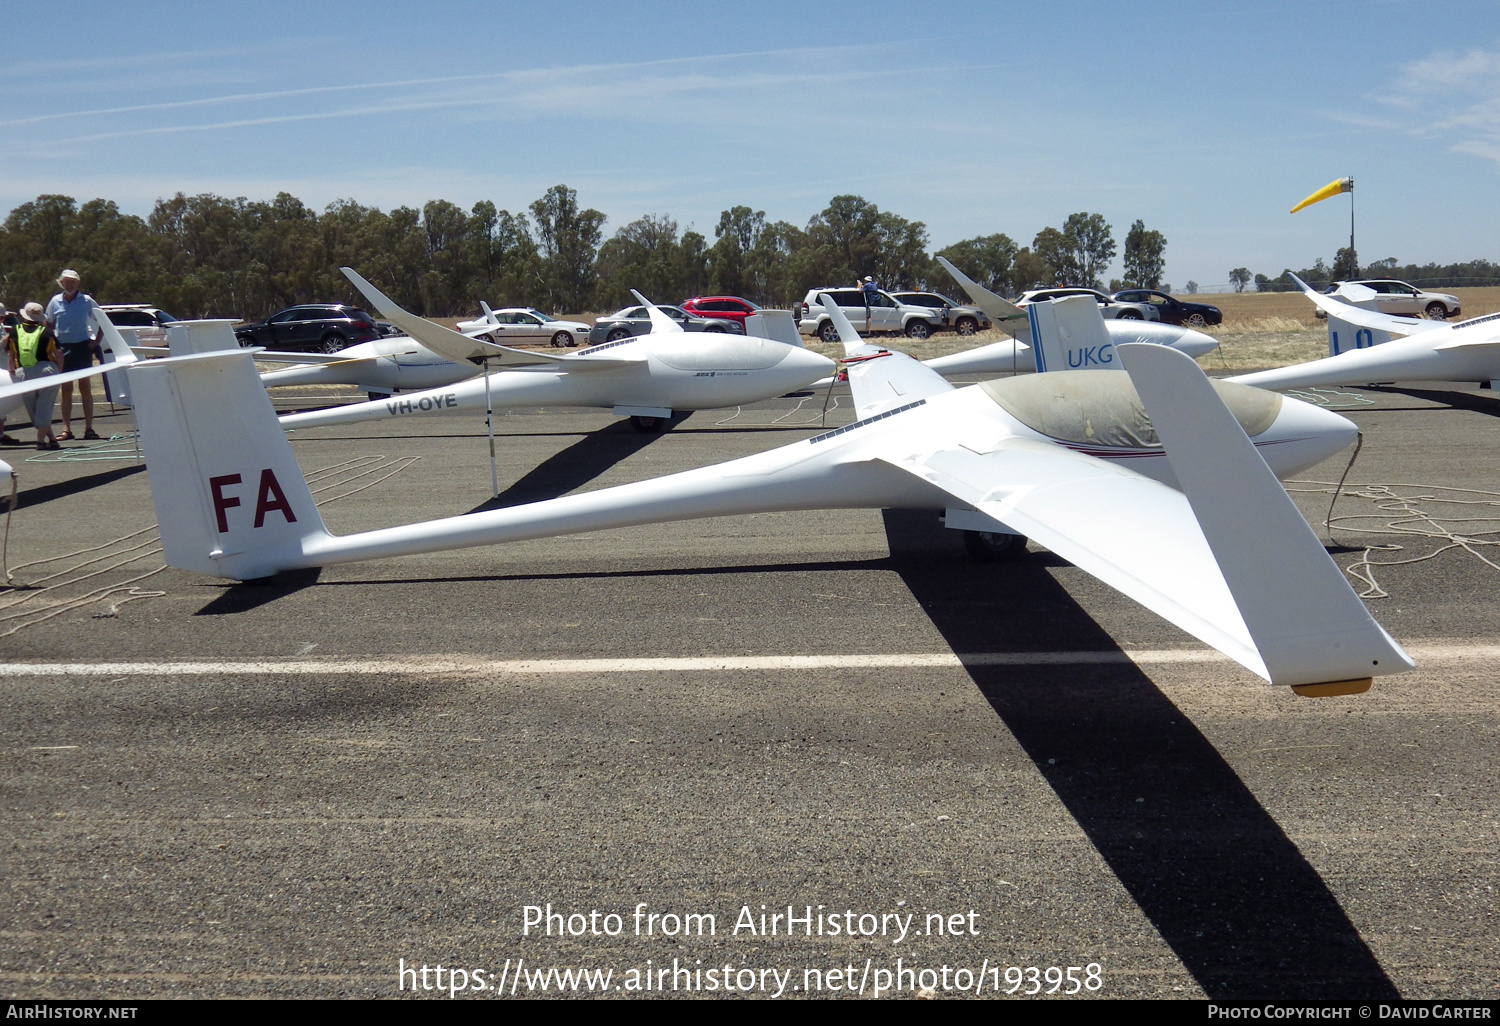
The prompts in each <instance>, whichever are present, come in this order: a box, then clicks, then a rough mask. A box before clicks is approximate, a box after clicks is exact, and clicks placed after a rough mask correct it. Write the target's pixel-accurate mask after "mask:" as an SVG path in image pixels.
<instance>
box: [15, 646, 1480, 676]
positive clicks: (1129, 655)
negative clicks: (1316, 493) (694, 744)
mask: <svg viewBox="0 0 1500 1026" xmlns="http://www.w3.org/2000/svg"><path fill="white" fill-rule="evenodd" d="M1407 652H1408V653H1409V654H1410V655H1411V657H1412V658H1413V659H1414V660H1415V661H1416V662H1417V665H1418V666H1419V667H1421V666H1423V665H1425V664H1432V663H1453V662H1472V661H1481V660H1482V661H1493V660H1496V659H1500V645H1473V644H1461V643H1460V644H1453V643H1442V642H1435V643H1428V644H1418V645H1413V646H1408V647H1407ZM1229 662H1231V660H1230V659H1229V658H1228V657H1227V656H1223V655H1221V654H1219V653H1218V652H1215V651H1213V650H1211V649H1135V650H1126V651H1120V650H1106V651H1082V652H970V653H966V654H964V655H955V654H954V653H952V652H930V653H923V652H918V653H894V654H888V655H885V654H876V655H869V654H844V655H792V656H788V655H778V656H692V657H666V658H654V659H650V658H648V659H477V658H464V657H462V656H453V655H434V656H430V657H420V656H419V657H378V658H351V659H338V658H332V659H221V660H181V661H150V662H147V661H141V662H124V661H119V662H89V663H84V662H12V663H0V677H98V676H115V677H140V676H161V677H190V676H206V675H257V674H279V675H283V676H317V675H328V674H355V675H367V674H392V673H395V674H408V675H411V676H423V677H425V676H433V675H436V674H450V673H457V674H495V675H501V674H599V673H673V672H702V671H720V672H725V671H750V672H754V671H764V670H849V669H856V670H857V669H918V668H933V667H935V668H952V669H959V668H962V667H965V666H1088V665H1104V664H1123V663H1138V664H1163V663H1229Z"/></svg>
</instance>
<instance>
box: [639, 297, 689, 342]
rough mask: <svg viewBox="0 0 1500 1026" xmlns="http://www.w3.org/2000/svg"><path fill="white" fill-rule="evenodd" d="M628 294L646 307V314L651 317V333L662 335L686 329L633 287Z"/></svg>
mask: <svg viewBox="0 0 1500 1026" xmlns="http://www.w3.org/2000/svg"><path fill="white" fill-rule="evenodd" d="M630 294H631V295H632V296H634V297H635V298H636V302H638V303H640V304H641V305H642V306H644V307H645V308H646V316H648V317H650V318H651V334H653V335H663V334H667V333H669V332H681V331H686V330H687V329H686V328H684V327H683V326H682V325H680V324H678V323H677V322H676V321H674V320H672V318H670V317H668V316H667V315H666V314H664V313H662V312H661V311H660V310H658V309H657V307H656V304H655V303H653V302H651V300H649V299H647V298H646V297H645V296H643V295H641V294H640V293H639V292H637V291H636V290H635V289H631V290H630Z"/></svg>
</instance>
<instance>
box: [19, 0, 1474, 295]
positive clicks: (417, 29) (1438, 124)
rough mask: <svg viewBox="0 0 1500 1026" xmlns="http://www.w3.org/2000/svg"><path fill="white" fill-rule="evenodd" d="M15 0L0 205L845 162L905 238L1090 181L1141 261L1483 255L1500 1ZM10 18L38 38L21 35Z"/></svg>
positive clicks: (776, 193) (141, 201)
mask: <svg viewBox="0 0 1500 1026" xmlns="http://www.w3.org/2000/svg"><path fill="white" fill-rule="evenodd" d="M58 11H59V7H58V5H55V4H50V3H49V4H42V3H33V2H31V0H11V3H10V4H8V5H7V18H6V21H7V43H8V45H7V47H6V56H5V58H4V59H3V61H0V133H3V137H4V138H5V139H6V146H5V155H4V157H3V158H0V210H5V211H8V210H9V209H11V208H12V207H14V206H15V205H16V204H18V203H21V202H24V201H26V200H28V199H32V198H34V197H36V196H37V195H39V194H41V193H53V192H61V193H66V194H68V195H71V196H74V197H75V198H77V199H78V200H80V201H83V200H87V199H92V198H94V197H96V196H102V197H105V198H108V199H114V200H116V201H117V202H118V203H119V204H120V205H121V207H122V208H123V209H125V210H126V211H129V212H132V213H139V214H145V213H147V212H149V210H150V208H151V205H152V204H153V203H154V202H155V200H156V199H157V198H158V197H163V196H170V195H172V194H173V193H176V192H178V191H182V192H186V193H190V194H191V193H197V192H215V193H220V194H225V195H230V196H240V195H243V196H247V197H250V198H252V199H259V198H269V197H271V196H274V195H275V194H276V193H277V192H278V191H283V190H285V191H287V192H291V193H292V194H294V195H296V196H298V197H300V198H301V199H303V200H304V201H306V202H307V203H309V204H311V205H313V206H314V207H317V208H320V209H321V208H322V207H323V206H325V205H326V204H328V203H329V202H331V201H332V200H334V199H338V198H353V199H356V200H358V201H360V202H362V203H366V204H370V205H374V206H379V207H382V208H384V209H389V208H391V207H394V206H398V205H401V204H406V205H412V206H420V205H421V204H422V203H423V202H425V201H427V200H429V199H437V198H442V199H448V200H451V201H453V202H455V203H457V204H459V205H461V206H463V207H465V208H468V207H470V206H472V204H473V203H474V202H475V201H477V200H480V199H490V200H493V201H494V202H495V203H496V204H497V205H498V206H500V207H503V208H506V209H509V210H512V211H516V210H524V209H525V207H526V205H527V204H529V203H530V202H531V201H532V200H534V199H536V198H537V197H539V196H540V195H541V194H542V192H543V191H544V190H546V189H547V188H548V187H549V186H551V185H554V184H557V183H559V182H565V183H567V184H568V185H570V186H572V187H573V188H575V189H577V190H578V193H579V199H580V200H581V202H583V203H584V204H585V205H588V206H592V207H596V208H598V209H600V210H602V211H604V212H605V213H606V214H607V215H608V216H609V223H608V225H607V226H606V231H607V232H612V231H613V230H614V229H616V228H618V227H620V226H621V225H623V224H626V223H628V222H629V221H631V220H634V219H635V218H637V217H640V216H642V215H643V214H648V213H654V214H669V215H671V216H673V217H674V218H676V219H677V221H678V222H679V223H680V224H681V225H683V226H684V227H686V226H688V225H692V226H694V227H696V228H697V229H698V230H699V231H702V232H703V233H704V234H705V235H707V236H709V238H710V240H712V238H713V227H714V225H715V224H716V223H717V221H718V215H719V211H721V210H723V209H725V208H727V207H729V206H731V205H735V204H746V205H749V206H752V207H754V208H755V209H757V210H764V211H765V212H766V215H767V216H768V217H769V218H771V219H781V220H787V221H791V222H793V223H794V224H799V225H800V224H805V223H806V221H807V219H808V218H809V217H810V216H812V215H813V214H815V213H817V212H818V211H819V210H821V209H822V208H823V207H824V206H826V205H827V203H828V200H829V199H830V198H831V197H832V196H834V195H837V194H841V193H856V194H859V195H861V196H864V197H865V198H866V199H868V200H870V201H872V202H874V203H876V204H878V205H879V206H880V207H881V208H882V209H888V210H891V211H893V212H895V213H897V214H900V215H902V216H904V217H907V218H910V219H912V220H920V221H923V222H924V223H926V225H927V227H928V230H929V232H930V234H931V237H932V241H933V243H934V245H935V246H942V245H946V244H947V243H950V242H954V241H957V240H958V239H962V238H967V237H970V236H974V235H981V234H990V233H993V232H1005V233H1006V234H1008V235H1010V236H1011V237H1012V238H1013V239H1015V240H1016V241H1017V242H1019V243H1021V244H1023V245H1025V244H1029V243H1030V241H1031V239H1032V237H1033V236H1034V235H1035V234H1036V232H1037V231H1038V230H1039V229H1041V228H1042V227H1044V226H1047V225H1054V226H1058V225H1061V223H1062V221H1063V219H1064V218H1065V217H1066V216H1067V215H1068V214H1070V213H1073V212H1075V211H1097V212H1099V213H1102V214H1103V215H1104V216H1105V217H1106V219H1107V220H1108V221H1109V222H1110V223H1111V224H1112V225H1113V226H1114V231H1115V237H1116V239H1117V240H1119V241H1123V238H1124V235H1125V232H1126V231H1127V230H1128V229H1129V226H1130V224H1131V222H1132V221H1134V220H1135V219H1137V218H1140V219H1142V220H1144V221H1145V223H1146V225H1147V227H1149V228H1155V229H1158V230H1160V231H1161V232H1163V233H1164V234H1165V235H1166V237H1167V239H1168V246H1167V278H1168V280H1169V281H1171V282H1172V283H1173V284H1175V285H1177V286H1179V287H1180V286H1181V285H1182V284H1183V283H1184V282H1186V281H1187V280H1188V279H1190V278H1191V279H1195V280H1197V281H1198V282H1201V283H1203V284H1205V285H1216V284H1220V283H1223V282H1225V281H1227V280H1228V272H1229V269H1230V268H1232V267H1237V266H1246V267H1249V268H1250V269H1251V270H1252V271H1263V272H1265V273H1267V274H1272V275H1274V274H1277V273H1279V272H1280V271H1281V270H1282V268H1283V267H1286V266H1288V265H1290V266H1292V267H1302V266H1305V265H1308V264H1310V263H1311V262H1312V260H1313V259H1314V258H1315V257H1318V256H1322V257H1325V258H1328V259H1331V258H1332V256H1333V253H1334V250H1335V249H1336V248H1338V247H1339V246H1341V245H1344V244H1346V242H1347V236H1348V211H1349V204H1348V200H1347V198H1345V197H1339V198H1337V199H1334V200H1331V201H1328V202H1325V203H1322V204H1319V205H1317V206H1314V207H1311V208H1309V209H1307V210H1304V211H1302V212H1300V213H1298V214H1296V215H1294V216H1293V215H1289V214H1288V213H1287V211H1288V210H1289V209H1290V207H1291V206H1292V205H1293V204H1294V203H1295V202H1296V201H1297V200H1299V199H1301V198H1302V197H1303V196H1304V195H1306V194H1308V193H1309V192H1312V191H1313V190H1314V189H1316V188H1318V187H1319V186H1322V185H1323V184H1325V183H1327V182H1328V181H1330V180H1332V179H1334V178H1337V177H1340V176H1342V175H1346V174H1352V175H1353V176H1354V178H1355V181H1356V201H1357V204H1358V206H1357V218H1358V224H1357V227H1358V240H1357V241H1358V248H1359V251H1360V255H1361V258H1362V259H1364V260H1366V261H1368V260H1372V259H1376V258H1380V257H1386V256H1394V257H1397V258H1399V259H1400V260H1401V261H1402V262H1407V261H1416V262H1426V261H1429V260H1437V261H1444V262H1446V261H1450V260H1466V259H1473V258H1476V257H1484V258H1487V259H1492V260H1500V202H1497V194H1500V193H1497V185H1500V5H1497V3H1495V2H1494V0H1488V2H1446V0H1426V2H1424V3H1420V4H1415V3H1411V2H1409V0H1359V2H1343V0H1299V2H1294V3H1289V2H1281V0H1260V2H1257V0H1244V2H1240V3H1234V4H1218V3H1178V4H1172V3H1159V4H1154V5H1145V4H1112V3H1069V2H1066V0H1053V2H1051V3H1004V2H987V3H968V2H953V3H943V2H932V3H927V4H911V3H903V4H897V3H887V2H883V0H880V2H863V3H843V2H820V0H804V2H799V3H782V2H772V3H753V2H747V3H742V4H740V5H738V6H737V7H732V8H731V7H724V8H721V7H719V6H718V5H716V4H703V3H680V2H666V0H639V2H637V3H634V4H630V5H612V4H597V3H576V2H572V0H551V2H547V3H527V4H518V3H506V2H491V3H478V2H456V0H455V2H442V0H437V2H432V3H428V4H426V5H424V6H421V7H417V6H415V5H407V4H395V3H380V2H370V0H366V2H362V3H345V2H329V3H318V2H315V0H304V2H302V3H287V2H280V0H271V2H260V3H254V4H244V3H238V2H223V3H216V4H208V3H201V2H198V3H192V4H188V3H179V2H155V3H152V2H149V0H145V2H139V3H136V4H129V5H125V4H115V3H109V4H104V3H92V2H77V3H74V4H72V5H71V6H70V7H68V8H67V13H66V14H65V15H60V14H59V13H58ZM25 39H32V40H34V41H35V43H34V45H32V46H29V47H28V46H26V45H24V43H23V42H22V41H23V40H25Z"/></svg>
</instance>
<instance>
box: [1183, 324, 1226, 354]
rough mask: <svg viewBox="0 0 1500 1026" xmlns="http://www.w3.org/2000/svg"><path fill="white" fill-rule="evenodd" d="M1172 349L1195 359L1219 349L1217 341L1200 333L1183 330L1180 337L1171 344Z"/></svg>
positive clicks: (1189, 329)
mask: <svg viewBox="0 0 1500 1026" xmlns="http://www.w3.org/2000/svg"><path fill="white" fill-rule="evenodd" d="M1172 348H1173V349H1178V350H1181V351H1182V352H1184V353H1187V354H1188V355H1189V356H1191V357H1193V358H1194V359H1196V358H1197V357H1200V356H1203V355H1205V354H1207V353H1211V352H1213V351H1214V350H1215V349H1217V348H1219V340H1218V339H1216V338H1214V337H1213V336H1212V335H1205V334H1204V333H1203V332H1201V331H1194V330H1193V329H1192V328H1183V329H1182V337H1181V338H1180V339H1178V340H1177V341H1176V342H1175V343H1173V345H1172Z"/></svg>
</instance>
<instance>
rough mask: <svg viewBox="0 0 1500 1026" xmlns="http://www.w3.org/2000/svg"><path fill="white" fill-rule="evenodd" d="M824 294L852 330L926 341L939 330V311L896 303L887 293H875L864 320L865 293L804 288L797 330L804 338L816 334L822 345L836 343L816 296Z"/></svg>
mask: <svg viewBox="0 0 1500 1026" xmlns="http://www.w3.org/2000/svg"><path fill="white" fill-rule="evenodd" d="M825 293H826V294H827V295H828V296H830V297H832V299H833V301H834V302H835V303H837V304H838V305H839V308H840V309H841V310H843V311H844V316H845V317H847V318H849V323H850V324H852V325H854V330H855V331H859V332H863V333H865V334H871V333H873V332H877V331H881V332H899V333H900V334H903V335H906V336H907V337H908V338H927V337H928V336H929V335H931V334H932V333H933V332H934V331H937V330H939V329H940V328H942V327H943V312H942V311H941V310H934V309H932V308H930V307H926V306H911V305H909V304H907V303H902V302H898V301H897V300H896V299H894V298H893V297H892V296H891V295H890V293H888V292H876V293H875V298H874V300H873V301H872V302H871V303H870V306H869V311H870V319H869V321H868V323H867V322H866V321H865V309H866V308H865V294H864V292H863V291H861V290H860V289H858V288H849V287H845V288H831V289H829V288H824V289H808V290H807V296H806V298H804V299H803V300H802V304H801V305H800V306H799V307H798V308H797V311H796V313H797V318H798V320H797V330H798V331H800V332H802V334H804V335H816V336H818V338H820V339H822V340H823V341H824V342H830V343H831V342H837V341H838V340H839V332H838V329H837V328H836V327H834V324H833V321H832V320H830V319H829V317H828V313H827V311H825V310H824V309H823V301H822V300H821V299H819V298H818V297H819V296H821V295H823V294H825Z"/></svg>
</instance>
